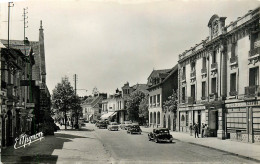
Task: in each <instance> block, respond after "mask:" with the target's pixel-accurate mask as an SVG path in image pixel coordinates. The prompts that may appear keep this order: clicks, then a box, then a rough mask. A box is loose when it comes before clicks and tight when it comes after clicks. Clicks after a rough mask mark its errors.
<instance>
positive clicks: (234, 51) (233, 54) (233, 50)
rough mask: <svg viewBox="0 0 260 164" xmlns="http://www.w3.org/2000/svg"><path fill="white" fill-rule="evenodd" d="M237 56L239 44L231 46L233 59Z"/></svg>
mask: <svg viewBox="0 0 260 164" xmlns="http://www.w3.org/2000/svg"><path fill="white" fill-rule="evenodd" d="M236 54H237V42H236V43H233V44H232V45H231V58H233V57H235V56H236Z"/></svg>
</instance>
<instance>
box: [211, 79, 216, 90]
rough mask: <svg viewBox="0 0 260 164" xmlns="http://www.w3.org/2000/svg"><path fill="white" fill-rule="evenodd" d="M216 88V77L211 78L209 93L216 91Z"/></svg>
mask: <svg viewBox="0 0 260 164" xmlns="http://www.w3.org/2000/svg"><path fill="white" fill-rule="evenodd" d="M216 88H217V78H212V79H211V93H216Z"/></svg>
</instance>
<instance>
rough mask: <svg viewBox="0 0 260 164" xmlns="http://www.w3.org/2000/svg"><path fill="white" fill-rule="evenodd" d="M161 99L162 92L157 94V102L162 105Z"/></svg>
mask: <svg viewBox="0 0 260 164" xmlns="http://www.w3.org/2000/svg"><path fill="white" fill-rule="evenodd" d="M160 101H161V100H160V94H158V95H157V104H159V105H160Z"/></svg>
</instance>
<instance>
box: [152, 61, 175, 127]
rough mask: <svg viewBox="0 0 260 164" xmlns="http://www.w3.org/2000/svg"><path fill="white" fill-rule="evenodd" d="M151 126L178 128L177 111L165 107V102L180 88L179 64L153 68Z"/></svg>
mask: <svg viewBox="0 0 260 164" xmlns="http://www.w3.org/2000/svg"><path fill="white" fill-rule="evenodd" d="M147 85H148V86H149V88H148V91H149V106H148V110H149V126H151V127H165V128H168V129H170V130H175V129H176V113H175V112H174V111H171V110H166V109H164V108H163V104H164V102H165V101H167V100H168V98H169V96H171V95H172V94H173V90H174V91H175V92H177V89H178V65H176V66H175V67H173V68H172V69H165V70H153V71H152V73H151V74H150V76H149V77H148V83H147Z"/></svg>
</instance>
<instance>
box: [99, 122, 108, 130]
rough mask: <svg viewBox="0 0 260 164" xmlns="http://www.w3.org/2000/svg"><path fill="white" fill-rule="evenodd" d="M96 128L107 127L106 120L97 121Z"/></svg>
mask: <svg viewBox="0 0 260 164" xmlns="http://www.w3.org/2000/svg"><path fill="white" fill-rule="evenodd" d="M98 128H99V129H101V128H102V129H106V128H107V122H106V121H101V122H99V125H98Z"/></svg>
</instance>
